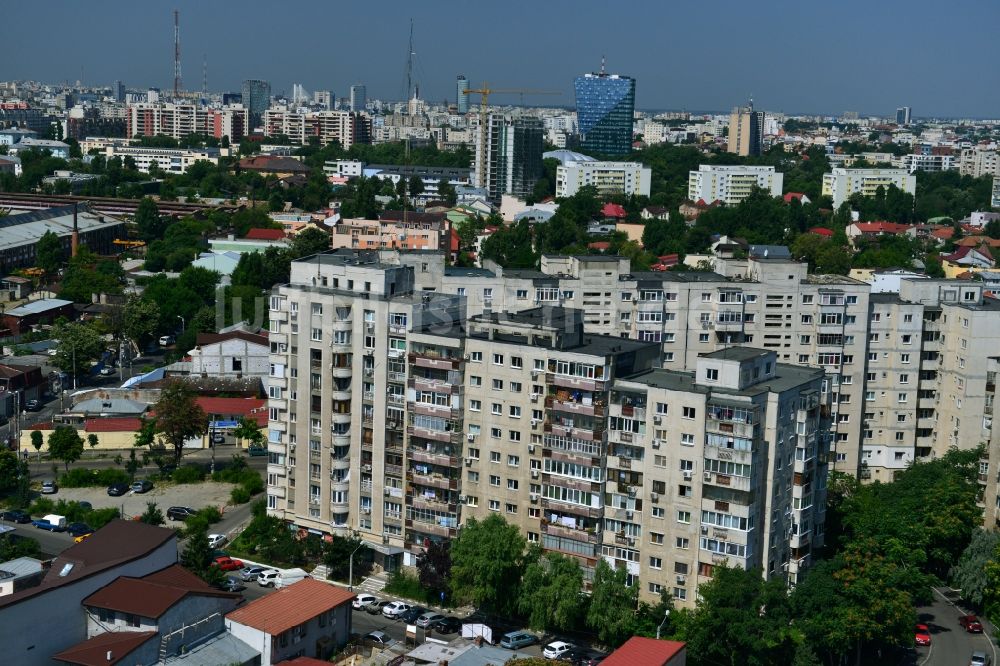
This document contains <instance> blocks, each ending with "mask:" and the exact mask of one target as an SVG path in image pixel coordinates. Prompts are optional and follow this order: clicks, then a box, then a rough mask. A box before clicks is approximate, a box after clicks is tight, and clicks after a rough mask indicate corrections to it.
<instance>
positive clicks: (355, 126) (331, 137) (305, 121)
mask: <svg viewBox="0 0 1000 666" xmlns="http://www.w3.org/2000/svg"><path fill="white" fill-rule="evenodd" d="M263 128H264V135H265V136H286V137H288V139H289V140H290V141H291V142H292V143H296V144H305V143H307V142H308V141H309V138H310V137H318V138H319V142H320V145H323V146H325V145H327V144H330V143H332V142H334V141H336V142H338V143H340V145H341V146H342V147H343V148H344V149H348V148H350V147H351V146H353V145H354V144H356V143H371V136H372V121H371V118H370V117H369V116H368V115H367V114H364V113H359V112H354V111H318V112H307V113H302V112H300V111H298V110H292V109H289V108H287V107H283V106H281V107H273V108H270V109H267V110H266V111H265V112H264V117H263Z"/></svg>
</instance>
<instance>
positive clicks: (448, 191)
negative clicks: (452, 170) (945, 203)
mask: <svg viewBox="0 0 1000 666" xmlns="http://www.w3.org/2000/svg"><path fill="white" fill-rule="evenodd" d="M438 198H439V199H442V200H443V201H444V202H445V203H446V204H448V205H449V206H454V205H455V204H456V203H458V193H457V192H456V191H455V186H454V185H452V184H451V183H450V182H448V179H447V178H442V179H441V180H439V181H438Z"/></svg>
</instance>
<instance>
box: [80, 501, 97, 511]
mask: <svg viewBox="0 0 1000 666" xmlns="http://www.w3.org/2000/svg"><path fill="white" fill-rule="evenodd" d="M76 505H77V507H79V508H80V511H93V510H94V505H93V504H91V503H90V502H86V501H84V502H77V503H76Z"/></svg>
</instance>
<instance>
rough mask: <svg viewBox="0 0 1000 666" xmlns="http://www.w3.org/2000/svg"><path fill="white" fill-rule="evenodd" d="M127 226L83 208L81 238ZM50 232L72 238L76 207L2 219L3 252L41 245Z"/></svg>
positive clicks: (79, 216)
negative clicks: (41, 241)
mask: <svg viewBox="0 0 1000 666" xmlns="http://www.w3.org/2000/svg"><path fill="white" fill-rule="evenodd" d="M124 224H125V222H123V221H122V220H119V219H117V218H111V217H108V216H106V215H98V214H97V213H94V212H92V211H90V210H89V209H87V208H86V207H84V206H80V208H79V210H78V214H77V229H78V230H79V231H80V233H81V234H86V233H87V232H90V231H94V230H95V229H99V228H102V227H107V226H115V225H122V226H124ZM48 231H51V232H52V233H54V234H56V235H57V236H60V237H64V236H69V235H70V234H72V233H73V207H72V206H57V207H55V208H46V209H45V210H34V211H31V212H28V213H17V214H15V215H7V216H5V217H0V250H2V249H6V248H11V247H19V246H21V245H31V244H34V243H37V242H38V240H39V239H40V238H41V237H42V236H44V235H45V233H46V232H48ZM123 233H124V232H123Z"/></svg>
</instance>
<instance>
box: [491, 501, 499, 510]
mask: <svg viewBox="0 0 1000 666" xmlns="http://www.w3.org/2000/svg"><path fill="white" fill-rule="evenodd" d="M499 510H500V500H490V511H499Z"/></svg>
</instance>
